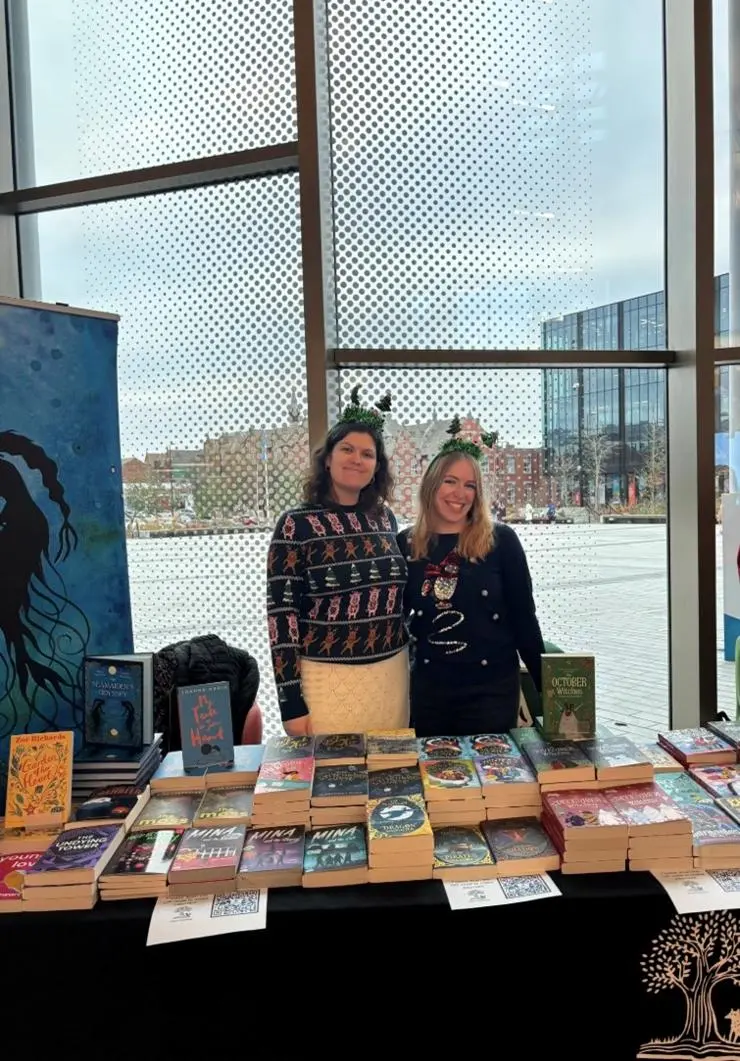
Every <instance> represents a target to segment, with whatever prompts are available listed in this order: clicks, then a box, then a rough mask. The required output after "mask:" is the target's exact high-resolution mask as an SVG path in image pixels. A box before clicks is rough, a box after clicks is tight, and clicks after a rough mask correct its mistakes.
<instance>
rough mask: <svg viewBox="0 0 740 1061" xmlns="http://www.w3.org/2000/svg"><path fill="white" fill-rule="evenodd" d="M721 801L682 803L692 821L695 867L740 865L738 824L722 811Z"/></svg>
mask: <svg viewBox="0 0 740 1061" xmlns="http://www.w3.org/2000/svg"><path fill="white" fill-rule="evenodd" d="M723 802H724V801H721V802H718V803H717V804H697V803H685V804H683V805H682V806H681V810H682V813H684V814H685V815H686V817H687V818H688V819H689V820H690V822H691V831H692V838H693V856H694V868H695V869H705V870H707V869H740V826H738V824H737V823H736V822H735V821H733V820H732V819H731V818H730V817H728V815H727V814H725V812H724V810H723V808H722V803H723Z"/></svg>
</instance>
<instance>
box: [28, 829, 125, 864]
mask: <svg viewBox="0 0 740 1061" xmlns="http://www.w3.org/2000/svg"><path fill="white" fill-rule="evenodd" d="M120 834H121V827H120V825H99V826H95V827H94V828H89V829H68V830H67V831H66V832H63V833H62V834H61V835H60V836H58V837H57V839H56V840H55V841H54V843H53V844H52V845H51V847H50V848H48V850H47V851H45V852H44V854H43V855H42V856H41V858H40V859H39V860H38V862H37V863H36V865H35V866H34V867H33V869H32V870H31V871H30V872H31V874H32V875H33V876H35V875H36V874H39V873H58V872H61V871H63V870H64V871H66V870H71V869H73V870H80V869H94V868H95V867H96V866H97V865H98V863H99V862H100V860H101V858H102V857H103V856H104V855H105V854H107V852H108V850H109V848H110V847H111V845H112V844H114V843H115V842H116V841H117V839H118V837H119V836H120Z"/></svg>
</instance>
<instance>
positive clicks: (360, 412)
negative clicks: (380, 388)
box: [337, 384, 391, 434]
mask: <svg viewBox="0 0 740 1061" xmlns="http://www.w3.org/2000/svg"><path fill="white" fill-rule="evenodd" d="M390 411H391V395H390V391H389V392H388V393H387V394H384V395H383V397H382V398H381V399H380V401H377V402H376V403H375V405H374V406H372V407H371V406H365V405H360V387H359V384H358V385H357V386H356V387H353V388H352V390H351V391H350V395H349V405H347V406H346V407H345V409H344V412H343V413H342V415H341V416H340V417H339V419H338V420H337V423H338V424H367V426H368V427H371V428H373V430H375V431H377V432H378V433H379V434H382V433H383V427H384V426H385V417H384V416H383V413H389V412H390Z"/></svg>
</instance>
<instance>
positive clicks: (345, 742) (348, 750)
mask: <svg viewBox="0 0 740 1061" xmlns="http://www.w3.org/2000/svg"><path fill="white" fill-rule="evenodd" d="M366 756H367V744H366V741H365V734H364V733H322V734H319V735H318V736H316V737H314V747H313V757H314V759H315V760H316V765H317V766H364V765H365V758H366Z"/></svg>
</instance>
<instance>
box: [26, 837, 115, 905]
mask: <svg viewBox="0 0 740 1061" xmlns="http://www.w3.org/2000/svg"><path fill="white" fill-rule="evenodd" d="M123 836H124V832H123V829H122V827H121V826H120V825H100V826H95V827H88V828H82V829H69V830H66V831H65V832H63V833H60V835H59V836H58V837H57V838H56V840H55V841H54V843H53V844H52V845H51V847H49V848H48V850H47V851H45V852H44V854H43V855H42V856H41V858H40V859H39V860H38V861H37V862H36V863H35V864H34V865H33V866H32V867H31V869H30V870H28V872H27V873H26V874H25V879H24V883H23V903H24V907H23V908H24V910H28V911H41V910H91V909H92V907H93V906H95V903H96V901H97V898H98V884H97V882H98V878H99V877H100V874H101V873H102V872H103V870H104V869H105V867H106V866H107V865H108V863H109V861H110V860H111V858H113V857H114V855H115V853H116V850H117V848H118V845H119V843H120V841H121V839H122V838H123Z"/></svg>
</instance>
